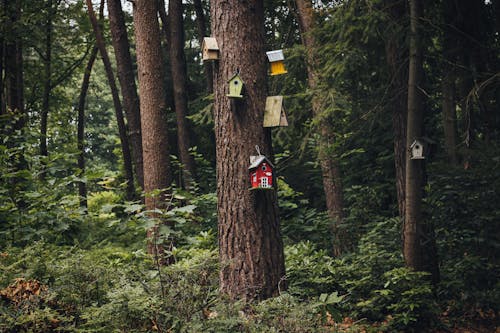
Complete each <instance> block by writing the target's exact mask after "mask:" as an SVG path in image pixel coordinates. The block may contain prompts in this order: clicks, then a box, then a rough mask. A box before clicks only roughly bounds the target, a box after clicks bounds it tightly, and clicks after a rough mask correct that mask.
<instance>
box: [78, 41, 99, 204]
mask: <svg viewBox="0 0 500 333" xmlns="http://www.w3.org/2000/svg"><path fill="white" fill-rule="evenodd" d="M98 51H99V49H98V47H97V45H96V46H94V48H93V49H92V52H91V53H90V58H89V61H88V62H87V66H86V67H85V73H84V75H83V81H82V87H81V88H80V96H79V97H78V106H77V110H78V138H77V142H78V169H79V170H80V177H82V178H83V177H85V99H86V97H87V91H88V89H89V83H90V74H91V72H92V67H93V66H94V61H95V58H96V57H97V52H98ZM78 195H79V196H80V207H87V183H86V182H85V181H81V182H79V183H78Z"/></svg>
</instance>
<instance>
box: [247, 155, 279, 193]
mask: <svg viewBox="0 0 500 333" xmlns="http://www.w3.org/2000/svg"><path fill="white" fill-rule="evenodd" d="M273 169H274V166H273V164H272V163H271V161H269V160H268V159H267V157H265V156H264V155H258V156H250V167H248V171H249V175H250V184H251V185H252V186H251V188H250V189H251V190H266V189H272V188H273Z"/></svg>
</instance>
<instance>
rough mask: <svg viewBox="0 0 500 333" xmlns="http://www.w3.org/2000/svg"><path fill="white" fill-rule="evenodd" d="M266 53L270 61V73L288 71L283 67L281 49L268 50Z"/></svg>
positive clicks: (277, 73) (278, 73)
mask: <svg viewBox="0 0 500 333" xmlns="http://www.w3.org/2000/svg"><path fill="white" fill-rule="evenodd" d="M266 55H267V59H268V60H269V62H270V63H271V75H280V74H286V73H288V72H287V71H286V69H285V63H284V60H285V56H284V55H283V50H275V51H268V52H266Z"/></svg>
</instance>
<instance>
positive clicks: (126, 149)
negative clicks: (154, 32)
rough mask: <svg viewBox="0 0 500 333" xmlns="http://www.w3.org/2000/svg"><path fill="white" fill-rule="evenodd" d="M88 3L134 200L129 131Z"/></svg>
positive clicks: (89, 3) (89, 4) (128, 193)
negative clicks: (111, 97)
mask: <svg viewBox="0 0 500 333" xmlns="http://www.w3.org/2000/svg"><path fill="white" fill-rule="evenodd" d="M86 2H87V7H88V11H89V18H90V22H91V23H92V28H93V30H94V34H95V36H96V43H97V47H98V48H99V53H100V54H101V58H102V62H103V63H104V68H105V70H106V76H107V77H108V83H109V87H110V89H111V95H112V96H113V105H114V108H115V115H116V122H117V123H118V133H119V136H120V142H121V148H122V155H123V166H124V170H125V179H126V180H127V188H126V196H127V199H128V200H132V199H133V198H134V197H135V187H134V175H133V171H132V157H131V155H130V146H129V143H128V137H127V130H126V127H125V121H124V119H123V111H122V105H121V103H120V97H119V96H118V88H117V87H116V82H115V77H114V75H113V69H112V68H111V62H110V60H109V56H108V52H107V51H106V44H105V42H104V37H103V35H102V32H101V28H100V27H99V25H98V23H97V19H96V17H95V13H94V9H93V7H92V0H86Z"/></svg>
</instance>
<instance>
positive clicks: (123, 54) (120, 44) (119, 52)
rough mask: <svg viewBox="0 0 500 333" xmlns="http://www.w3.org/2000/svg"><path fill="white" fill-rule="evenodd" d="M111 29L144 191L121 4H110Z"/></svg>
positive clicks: (137, 119)
mask: <svg viewBox="0 0 500 333" xmlns="http://www.w3.org/2000/svg"><path fill="white" fill-rule="evenodd" d="M108 11H109V25H110V28H111V40H112V42H113V48H114V50H115V59H116V67H117V70H118V80H119V82H120V88H121V92H122V97H123V108H124V110H125V115H126V117H127V125H128V139H129V142H130V146H131V148H132V149H131V150H132V158H133V162H134V167H135V174H136V176H137V181H138V183H139V185H140V186H141V188H144V173H143V163H142V135H141V114H140V106H139V96H138V95H137V87H136V85H135V75H134V66H133V64H132V57H131V56H130V44H129V40H128V35H127V27H126V26H125V17H124V15H123V11H122V6H121V1H120V0H108Z"/></svg>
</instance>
